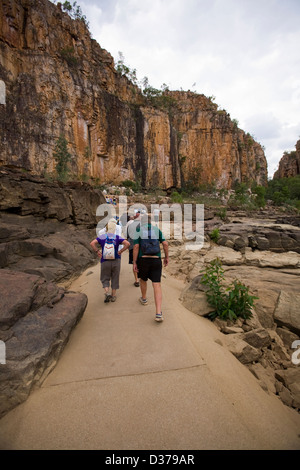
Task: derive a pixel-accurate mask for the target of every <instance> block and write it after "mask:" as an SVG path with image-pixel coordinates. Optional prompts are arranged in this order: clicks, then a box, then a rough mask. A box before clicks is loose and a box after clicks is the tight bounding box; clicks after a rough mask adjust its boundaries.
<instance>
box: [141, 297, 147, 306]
mask: <svg viewBox="0 0 300 470" xmlns="http://www.w3.org/2000/svg"><path fill="white" fill-rule="evenodd" d="M140 302H141V304H142V305H147V303H148V300H147V299H143V297H140Z"/></svg>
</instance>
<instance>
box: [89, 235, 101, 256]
mask: <svg viewBox="0 0 300 470" xmlns="http://www.w3.org/2000/svg"><path fill="white" fill-rule="evenodd" d="M90 245H91V247H92V248H93V250H94V252H95V253H97V256H99V258H101V256H102V252H101V250H99V243H98V240H97V238H95V240H93V241H91V243H90Z"/></svg>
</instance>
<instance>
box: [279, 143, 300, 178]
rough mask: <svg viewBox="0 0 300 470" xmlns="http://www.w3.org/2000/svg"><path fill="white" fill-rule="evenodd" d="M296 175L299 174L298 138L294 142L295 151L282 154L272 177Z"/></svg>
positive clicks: (299, 147) (299, 151)
mask: <svg viewBox="0 0 300 470" xmlns="http://www.w3.org/2000/svg"><path fill="white" fill-rule="evenodd" d="M297 175H300V140H298V142H297V143H296V150H295V151H293V152H290V153H287V154H286V155H283V157H282V158H281V160H280V162H279V166H278V170H277V171H276V172H275V173H274V178H289V177H292V176H297Z"/></svg>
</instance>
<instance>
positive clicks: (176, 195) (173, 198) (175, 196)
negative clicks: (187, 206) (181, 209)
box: [171, 191, 183, 204]
mask: <svg viewBox="0 0 300 470" xmlns="http://www.w3.org/2000/svg"><path fill="white" fill-rule="evenodd" d="M171 201H172V202H176V203H178V204H182V202H183V197H182V195H181V194H179V193H178V192H177V191H173V192H172V194H171Z"/></svg>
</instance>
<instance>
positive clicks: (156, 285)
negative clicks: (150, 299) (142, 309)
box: [152, 282, 162, 313]
mask: <svg viewBox="0 0 300 470" xmlns="http://www.w3.org/2000/svg"><path fill="white" fill-rule="evenodd" d="M152 286H153V290H154V300H155V307H156V313H161V304H162V291H161V283H160V282H152Z"/></svg>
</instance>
